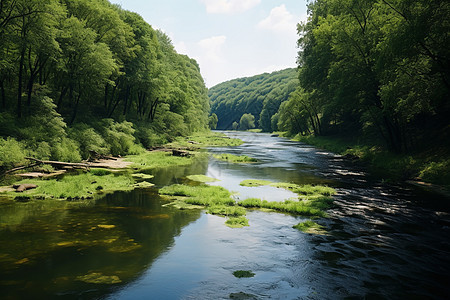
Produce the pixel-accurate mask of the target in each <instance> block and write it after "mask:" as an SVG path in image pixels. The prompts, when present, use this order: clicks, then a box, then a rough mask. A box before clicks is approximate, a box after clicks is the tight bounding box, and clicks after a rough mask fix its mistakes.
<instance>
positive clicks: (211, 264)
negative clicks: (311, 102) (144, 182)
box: [0, 132, 450, 299]
mask: <svg viewBox="0 0 450 300" xmlns="http://www.w3.org/2000/svg"><path fill="white" fill-rule="evenodd" d="M227 134H228V135H229V136H231V137H237V138H240V139H242V140H244V141H245V143H244V144H243V145H241V146H238V147H232V148H212V149H210V152H211V153H232V154H238V155H242V154H245V155H248V156H250V157H254V158H257V159H258V160H259V162H258V163H253V164H232V163H228V162H223V161H219V160H216V159H214V158H212V157H210V158H208V159H202V160H198V161H196V162H195V163H194V164H193V165H191V166H187V167H182V168H180V167H178V168H174V169H164V170H154V171H153V172H152V174H153V175H155V178H154V179H153V183H155V184H156V185H155V187H154V188H151V189H137V190H134V191H132V192H116V193H114V194H110V195H106V196H105V197H104V198H102V199H100V200H97V201H89V202H83V203H79V202H68V201H56V200H55V201H48V200H46V201H33V202H29V203H10V202H6V203H4V204H1V205H0V289H1V298H2V299H53V298H56V299H230V298H232V299H344V298H345V299H380V298H381V299H383V298H385V299H446V298H447V297H448V295H450V275H449V274H450V273H449V271H450V255H449V249H450V247H449V238H448V237H449V236H450V215H449V212H450V208H449V205H448V200H449V199H448V198H445V197H444V196H440V195H437V194H433V193H429V192H426V191H423V190H420V189H417V188H415V187H412V186H407V185H402V186H397V185H389V184H387V183H383V182H382V181H380V180H378V179H376V178H371V177H370V176H369V174H367V173H366V172H365V171H364V169H363V168H361V167H360V166H357V165H354V164H352V162H351V161H347V160H345V159H343V158H342V157H339V156H336V155H333V154H332V153H328V152H325V151H322V150H319V149H316V148H314V147H311V146H308V145H305V144H302V143H298V142H293V141H289V140H287V139H284V138H280V137H272V136H270V135H268V134H262V133H249V132H228V133H227ZM193 174H206V175H207V176H210V177H214V178H216V179H218V180H219V181H217V182H215V183H212V184H215V185H221V186H223V187H225V188H227V189H229V190H231V191H235V192H237V194H236V195H235V196H234V197H235V198H236V200H237V201H239V200H241V199H245V198H247V197H258V198H261V199H265V200H269V201H281V200H284V199H286V198H289V197H292V195H291V194H290V193H289V192H283V191H282V190H280V189H276V188H272V187H267V186H266V187H256V188H255V187H252V188H249V187H242V186H240V185H239V183H240V182H241V181H242V180H245V179H266V180H270V181H273V182H292V183H296V184H323V185H328V186H331V187H334V188H335V189H336V190H337V191H338V193H337V195H335V196H334V198H335V202H334V203H335V206H334V207H333V208H332V209H330V210H328V214H329V217H328V218H323V219H319V220H317V222H318V223H320V224H321V225H323V226H325V228H326V230H327V232H328V234H327V235H311V234H306V233H303V232H301V231H298V230H297V229H294V228H292V226H293V225H295V224H297V223H299V222H300V221H302V220H304V218H302V217H298V216H291V215H286V214H281V213H273V212H263V211H257V210H253V211H252V210H250V211H249V212H248V214H247V218H248V219H249V224H250V226H249V227H244V228H241V229H231V228H229V227H226V226H225V225H224V218H222V217H219V216H214V215H209V214H206V213H204V212H202V211H199V210H193V211H189V210H177V209H174V208H171V207H170V206H166V205H165V204H167V203H166V201H165V200H163V199H162V198H161V197H159V196H158V193H157V189H158V188H161V187H163V186H165V185H168V184H172V183H183V182H188V181H189V180H188V179H186V176H187V175H193ZM237 270H250V271H251V272H253V273H254V276H253V277H250V278H237V277H235V276H234V275H233V272H234V271H237Z"/></svg>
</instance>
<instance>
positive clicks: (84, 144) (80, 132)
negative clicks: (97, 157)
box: [68, 123, 109, 159]
mask: <svg viewBox="0 0 450 300" xmlns="http://www.w3.org/2000/svg"><path fill="white" fill-rule="evenodd" d="M68 135H69V137H70V138H71V139H73V140H75V141H77V142H78V144H79V146H80V152H81V156H82V158H84V159H87V158H88V157H89V155H90V153H89V151H94V152H96V153H99V154H102V155H106V154H108V153H109V148H108V146H107V144H106V142H105V140H104V139H103V137H102V136H101V135H100V134H99V133H97V132H96V131H95V129H94V128H92V127H90V126H89V125H87V124H84V123H79V124H75V125H74V126H72V127H70V128H69V129H68Z"/></svg>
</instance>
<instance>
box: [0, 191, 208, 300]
mask: <svg viewBox="0 0 450 300" xmlns="http://www.w3.org/2000/svg"><path fill="white" fill-rule="evenodd" d="M47 204H48V205H47V206H46V208H45V209H44V208H42V207H41V203H39V202H37V203H27V204H23V205H14V206H12V207H14V209H13V208H11V207H8V206H6V207H4V206H2V207H1V208H0V209H1V210H2V211H1V216H2V217H1V219H0V220H1V224H2V227H1V231H0V241H1V245H2V247H1V248H0V270H1V271H0V286H1V287H2V298H4V299H10V298H11V299H22V298H23V299H26V298H28V297H29V295H33V298H34V299H46V298H52V297H56V296H59V297H63V298H73V299H79V298H96V297H99V296H102V295H104V294H107V293H110V292H111V291H112V290H113V289H116V288H117V287H118V286H120V285H126V284H128V283H129V282H130V281H133V280H135V279H136V278H138V277H139V275H140V274H141V273H142V272H144V271H145V270H146V269H147V268H148V267H149V266H150V265H151V264H152V262H153V261H154V259H156V258H157V257H159V256H160V255H161V254H162V253H164V252H165V251H167V250H168V249H170V247H171V246H172V245H173V240H174V237H175V236H177V235H179V234H180V232H181V229H182V228H183V227H184V226H186V225H187V224H189V223H190V222H192V221H194V220H196V219H197V218H199V216H200V212H199V211H179V210H174V209H170V208H167V207H163V206H162V203H161V199H160V198H159V197H158V196H157V194H156V193H155V191H152V190H136V191H134V192H131V193H123V192H122V193H115V194H113V195H108V196H106V197H105V198H104V199H102V200H99V201H98V202H97V203H92V204H91V205H90V206H86V204H84V203H83V204H78V205H77V204H75V203H67V202H60V205H58V203H47ZM18 211H19V213H17V212H18ZM16 213H17V214H16ZM13 215H17V216H18V218H15V217H11V216H13ZM24 215H25V217H22V216H24Z"/></svg>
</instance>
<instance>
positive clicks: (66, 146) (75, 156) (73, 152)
mask: <svg viewBox="0 0 450 300" xmlns="http://www.w3.org/2000/svg"><path fill="white" fill-rule="evenodd" d="M51 153H52V156H51V157H52V158H53V159H55V160H58V161H67V162H80V161H81V155H80V149H79V147H78V143H77V142H75V141H73V140H71V139H69V138H62V140H61V142H60V143H58V144H56V145H54V146H53V147H52V149H51Z"/></svg>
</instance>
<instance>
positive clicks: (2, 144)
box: [0, 137, 26, 170]
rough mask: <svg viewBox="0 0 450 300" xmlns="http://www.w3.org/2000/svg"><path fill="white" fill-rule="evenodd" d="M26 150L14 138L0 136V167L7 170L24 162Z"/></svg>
mask: <svg viewBox="0 0 450 300" xmlns="http://www.w3.org/2000/svg"><path fill="white" fill-rule="evenodd" d="M25 156H26V151H25V147H24V145H23V144H22V143H20V142H18V141H16V140H15V139H14V138H11V137H8V138H7V139H6V140H5V139H3V138H0V169H3V170H7V169H10V168H13V167H14V166H16V165H19V164H23V163H25Z"/></svg>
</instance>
